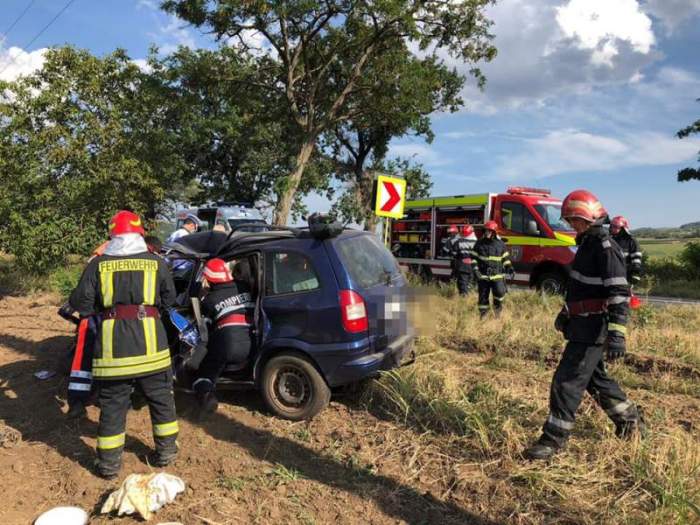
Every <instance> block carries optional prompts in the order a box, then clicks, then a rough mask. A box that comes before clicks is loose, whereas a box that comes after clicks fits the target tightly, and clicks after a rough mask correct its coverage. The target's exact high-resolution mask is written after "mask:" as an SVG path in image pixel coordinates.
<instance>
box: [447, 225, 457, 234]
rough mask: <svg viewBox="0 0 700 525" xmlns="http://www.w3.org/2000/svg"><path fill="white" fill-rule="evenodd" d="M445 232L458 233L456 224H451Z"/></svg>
mask: <svg viewBox="0 0 700 525" xmlns="http://www.w3.org/2000/svg"><path fill="white" fill-rule="evenodd" d="M447 233H459V228H458V227H457V225H456V224H452V225H450V227H449V228H447Z"/></svg>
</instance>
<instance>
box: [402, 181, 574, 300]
mask: <svg viewBox="0 0 700 525" xmlns="http://www.w3.org/2000/svg"><path fill="white" fill-rule="evenodd" d="M560 212H561V200H560V199H557V198H555V197H552V195H551V192H550V191H549V190H545V189H539V188H525V187H510V188H508V190H507V191H506V193H482V194H478V195H456V196H453V197H434V198H432V197H431V198H428V199H422V200H415V201H407V202H406V206H405V210H404V217H403V218H402V219H399V220H395V221H393V223H392V225H391V247H392V251H393V253H394V255H395V256H396V258H397V259H398V261H399V264H401V265H402V266H404V267H407V268H408V269H409V270H410V271H412V272H414V273H417V274H419V275H421V276H422V277H424V278H432V277H438V278H447V277H449V276H450V274H451V270H450V260H449V258H448V257H447V256H446V255H445V253H444V250H443V241H444V240H445V239H446V238H447V237H448V233H447V229H448V227H450V226H452V225H457V226H460V225H463V224H471V225H472V226H473V227H474V229H475V230H476V233H477V236H481V234H482V233H483V224H484V222H485V221H487V220H489V219H493V220H495V221H496V223H497V224H498V234H499V235H500V237H501V238H502V239H503V240H504V241H505V242H506V244H507V245H508V251H509V253H510V257H511V260H512V261H513V264H514V266H515V271H516V274H515V280H514V282H515V283H516V284H524V285H525V284H526V285H530V286H535V287H537V288H538V289H542V290H545V291H548V292H552V293H557V292H561V291H562V290H563V289H564V285H565V284H566V280H567V279H568V275H569V270H570V265H571V263H572V262H573V259H574V254H575V253H576V243H575V240H574V237H575V232H574V231H573V230H572V228H571V227H570V226H569V225H568V224H567V223H566V222H565V221H564V220H562V219H561V217H560Z"/></svg>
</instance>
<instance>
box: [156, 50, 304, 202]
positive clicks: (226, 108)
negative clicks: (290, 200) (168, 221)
mask: <svg viewBox="0 0 700 525" xmlns="http://www.w3.org/2000/svg"><path fill="white" fill-rule="evenodd" d="M149 64H150V66H151V68H152V75H153V76H154V77H155V78H157V79H158V80H159V81H160V82H161V84H162V85H163V87H164V89H167V90H168V91H169V93H170V100H171V103H172V104H175V105H176V107H177V112H176V113H177V116H178V118H177V124H176V125H175V129H174V133H175V134H176V135H177V137H178V144H179V150H180V152H181V154H182V156H183V160H184V174H185V180H195V179H196V180H197V182H198V183H199V186H198V187H199V191H198V192H197V193H196V194H195V195H191V196H190V198H191V199H192V202H193V203H198V204H201V203H203V202H205V201H210V200H214V201H216V200H228V201H242V202H255V201H260V200H269V199H271V194H272V193H273V190H274V183H275V181H276V180H278V179H279V178H280V177H281V176H283V175H284V174H285V173H287V172H288V171H289V170H290V169H291V168H292V167H293V165H292V163H293V158H294V157H293V154H294V152H293V151H292V150H291V148H290V145H289V143H288V142H287V141H286V140H285V138H286V137H287V136H289V134H290V130H288V129H287V128H288V126H286V123H287V119H286V115H283V116H281V115H280V110H281V111H284V110H285V109H286V108H285V106H284V105H283V104H280V102H279V101H278V100H275V98H274V93H272V92H270V91H266V90H260V89H259V88H257V87H255V84H256V83H257V82H258V80H259V78H258V77H259V75H264V74H265V68H264V65H263V64H261V61H260V60H259V59H256V58H255V57H252V56H247V55H245V54H244V53H241V52H240V50H238V49H236V48H233V47H222V48H221V49H218V50H215V51H212V50H204V49H200V50H191V49H188V48H184V47H181V48H180V49H178V50H177V51H176V52H175V53H173V54H172V55H169V56H167V57H165V58H163V59H158V58H157V55H156V53H155V50H154V52H153V53H152V54H151V57H150V59H149Z"/></svg>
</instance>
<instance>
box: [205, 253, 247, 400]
mask: <svg viewBox="0 0 700 525" xmlns="http://www.w3.org/2000/svg"><path fill="white" fill-rule="evenodd" d="M231 264H232V263H228V262H225V261H224V260H223V259H219V258H214V259H210V260H209V261H207V263H206V264H205V266H204V278H205V279H206V280H207V282H208V283H209V292H208V293H207V295H206V296H205V297H204V299H203V300H202V314H203V316H204V318H205V321H206V322H207V323H208V324H209V326H210V328H209V337H208V339H209V342H208V344H207V353H206V355H205V356H204V358H203V359H202V362H201V364H200V365H199V367H198V371H197V379H196V380H195V381H194V382H193V383H192V388H193V390H194V391H195V394H196V395H197V400H198V402H199V404H200V407H201V408H202V410H203V411H204V412H214V411H216V408H217V405H218V401H217V399H216V394H215V391H216V382H217V380H218V379H219V376H220V375H221V372H222V371H223V370H224V368H225V367H226V365H227V364H229V363H232V364H238V365H241V364H243V363H245V361H246V360H247V359H248V356H249V354H250V350H251V346H252V340H253V333H252V330H253V317H254V312H255V302H254V301H253V298H252V291H251V289H250V285H249V283H248V282H247V280H246V278H245V277H246V276H245V275H243V274H244V273H245V271H244V270H243V269H242V268H243V266H244V265H246V264H247V261H240V262H238V263H236V266H234V268H235V269H234V270H232V269H231Z"/></svg>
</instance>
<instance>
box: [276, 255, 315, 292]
mask: <svg viewBox="0 0 700 525" xmlns="http://www.w3.org/2000/svg"><path fill="white" fill-rule="evenodd" d="M266 265H267V266H266V272H265V290H266V294H267V295H279V294H287V293H300V292H308V291H311V290H316V289H317V288H319V287H320V283H319V280H318V276H317V275H316V272H315V271H314V268H313V266H311V262H310V261H309V259H307V258H306V257H304V256H303V255H301V254H299V253H294V252H270V253H268V254H267V255H266Z"/></svg>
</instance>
